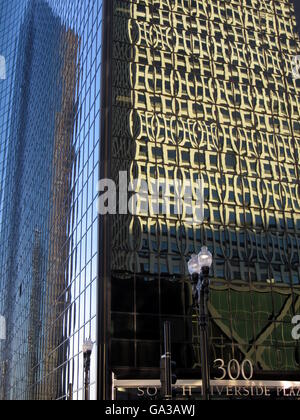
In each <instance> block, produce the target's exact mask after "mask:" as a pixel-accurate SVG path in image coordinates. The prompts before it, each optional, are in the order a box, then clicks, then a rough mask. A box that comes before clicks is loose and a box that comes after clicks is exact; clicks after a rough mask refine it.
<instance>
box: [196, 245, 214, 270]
mask: <svg viewBox="0 0 300 420" xmlns="http://www.w3.org/2000/svg"><path fill="white" fill-rule="evenodd" d="M212 263H213V257H212V254H211V252H209V250H208V248H207V246H203V247H202V248H201V252H200V253H199V255H198V265H199V267H200V270H201V271H202V269H203V268H210V267H211V266H212Z"/></svg>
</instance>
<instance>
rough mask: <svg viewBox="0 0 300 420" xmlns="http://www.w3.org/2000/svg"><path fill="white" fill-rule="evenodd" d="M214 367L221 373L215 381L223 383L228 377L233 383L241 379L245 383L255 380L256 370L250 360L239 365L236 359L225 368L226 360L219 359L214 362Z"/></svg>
mask: <svg viewBox="0 0 300 420" xmlns="http://www.w3.org/2000/svg"><path fill="white" fill-rule="evenodd" d="M214 365H215V367H216V368H217V369H218V370H219V371H220V376H219V377H215V380H218V381H222V380H223V379H225V378H226V376H227V375H228V376H229V378H230V379H231V380H232V381H237V380H238V379H240V378H241V377H242V378H243V379H244V380H245V381H251V379H252V378H253V374H254V370H253V364H252V362H251V361H250V360H244V361H243V362H242V363H239V362H238V361H237V360H236V359H232V360H230V362H229V363H228V365H227V366H225V362H224V360H222V359H217V360H215V361H214Z"/></svg>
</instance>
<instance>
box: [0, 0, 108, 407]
mask: <svg viewBox="0 0 300 420" xmlns="http://www.w3.org/2000/svg"><path fill="white" fill-rule="evenodd" d="M0 20H1V31H0V54H2V55H3V56H5V58H6V61H7V66H6V67H7V68H6V73H7V74H6V76H7V77H6V79H5V80H0V89H1V104H0V105H1V112H0V115H1V117H0V118H1V125H0V131H1V171H2V172H1V194H2V196H1V200H2V201H1V267H0V269H1V278H0V290H1V306H0V312H1V315H4V316H5V318H6V321H7V340H6V341H5V342H4V343H2V348H1V398H3V399H47V400H51V399H52V400H53V399H82V398H83V355H82V344H83V341H84V339H85V338H89V337H90V338H91V339H92V340H93V341H94V342H95V341H96V296H97V292H96V279H97V244H98V241H97V234H98V233H97V231H98V221H97V220H98V218H97V206H96V202H97V183H98V177H99V130H100V81H101V76H100V73H101V45H102V0H94V1H87V0H84V1H82V0H80V1H79V0H78V1H77V0H76V1H62V0H56V1H55V0H53V1H52V0H49V1H46V0H45V1H44V0H29V1H20V0H17V1H13V2H9V4H8V3H7V2H5V1H1V12H0ZM2 92H3V93H4V96H3V95H2ZM95 355H96V351H94V353H93V355H92V366H91V398H95V397H96V377H95V372H96V358H95Z"/></svg>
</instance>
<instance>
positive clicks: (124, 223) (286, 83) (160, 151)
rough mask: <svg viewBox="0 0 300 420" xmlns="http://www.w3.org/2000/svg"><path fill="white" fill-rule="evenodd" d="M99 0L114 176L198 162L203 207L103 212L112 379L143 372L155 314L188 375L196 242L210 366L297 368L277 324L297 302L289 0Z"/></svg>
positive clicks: (167, 171) (170, 172)
mask: <svg viewBox="0 0 300 420" xmlns="http://www.w3.org/2000/svg"><path fill="white" fill-rule="evenodd" d="M113 5H114V6H113V12H112V13H113V22H114V23H113V28H114V31H113V40H112V43H113V56H112V66H113V69H114V78H113V82H112V83H113V90H112V115H113V117H112V119H113V123H112V127H113V128H112V148H111V154H112V158H111V159H112V168H113V170H115V172H114V171H113V174H114V176H117V170H123V171H124V170H125V171H126V170H127V171H128V173H129V179H130V180H132V179H135V178H138V179H140V180H145V181H147V182H148V184H151V180H153V178H154V179H157V178H163V179H181V180H183V181H185V182H187V181H188V180H193V179H195V178H197V176H199V174H200V175H201V176H202V177H203V180H204V184H205V218H204V222H203V224H202V225H190V224H189V223H187V222H186V221H185V218H184V215H183V216H181V217H178V216H176V215H174V214H173V215H172V214H170V215H168V216H167V217H166V216H164V215H156V214H153V213H151V208H150V212H149V216H148V217H145V216H143V215H136V216H118V218H115V220H114V221H113V223H112V225H113V246H112V249H113V251H112V256H113V258H112V331H113V337H112V361H111V364H112V371H113V372H114V373H115V375H116V377H117V378H118V379H128V378H131V379H138V378H139V379H141V378H143V379H146V378H147V379H150V378H158V377H159V370H158V367H159V359H160V355H161V354H162V353H163V346H162V324H163V321H164V320H166V319H168V320H170V321H171V323H172V328H173V352H172V353H173V354H172V355H173V359H174V360H175V361H176V363H177V367H178V375H179V378H181V379H190V378H199V373H200V371H199V368H200V365H201V361H200V349H199V331H198V327H197V321H196V319H195V318H193V316H192V313H191V311H192V310H191V303H192V296H191V289H190V286H189V281H188V272H187V260H188V257H189V255H191V254H192V253H195V252H196V253H197V252H199V250H200V248H201V245H207V246H208V247H209V249H210V250H211V252H212V253H213V255H214V263H213V268H212V271H211V297H210V303H209V310H210V314H211V323H210V337H211V341H210V359H211V366H212V375H213V377H214V375H216V377H217V378H218V377H219V372H218V369H217V366H215V369H213V362H214V360H216V359H222V360H224V361H225V364H226V363H228V362H229V361H230V360H232V359H236V360H237V361H239V362H240V363H242V362H243V360H245V359H248V360H250V361H251V363H252V364H253V367H254V376H253V378H254V379H256V380H264V379H270V378H272V379H276V380H280V379H285V380H292V379H296V378H298V379H299V374H300V348H299V342H297V341H295V340H294V339H293V338H292V335H291V330H292V318H293V316H294V315H296V314H298V313H299V311H300V271H299V255H300V254H299V250H300V249H299V248H300V195H299V192H300V190H299V169H300V168H299V145H300V126H299V112H300V107H299V105H300V104H299V99H298V96H299V88H300V85H299V81H296V80H295V79H294V78H293V75H292V65H291V63H292V60H293V57H294V56H296V55H298V54H299V51H300V43H299V35H298V33H297V29H296V18H295V11H294V5H293V3H292V2H291V1H274V2H273V1H272V2H270V1H257V0H249V1H246V0H245V1H242V0H235V1H230V2H225V1H213V0H204V1H197V0H195V1H193V0H192V1H188V0H186V1H185V0H174V1H171V0H170V1H169V0H159V1H155V0H149V1H146V0H145V1H121V0H120V1H114V2H113ZM116 169H117V170H116ZM161 199H162V201H163V200H164V199H165V197H161ZM169 200H170V201H171V202H172V200H174V194H173V195H172V194H170V197H169ZM124 294H125V296H126V298H124ZM120 349H122V352H121V355H120ZM221 373H222V372H221ZM120 395H121V396H122V392H121V393H120ZM123 398H126V396H123Z"/></svg>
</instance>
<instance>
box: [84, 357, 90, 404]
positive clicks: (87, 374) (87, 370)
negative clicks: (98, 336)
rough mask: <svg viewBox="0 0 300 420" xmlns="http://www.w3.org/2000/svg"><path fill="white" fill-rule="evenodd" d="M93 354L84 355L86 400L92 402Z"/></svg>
mask: <svg viewBox="0 0 300 420" xmlns="http://www.w3.org/2000/svg"><path fill="white" fill-rule="evenodd" d="M90 370H91V353H90V352H87V353H85V354H84V400H85V401H89V400H90Z"/></svg>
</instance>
